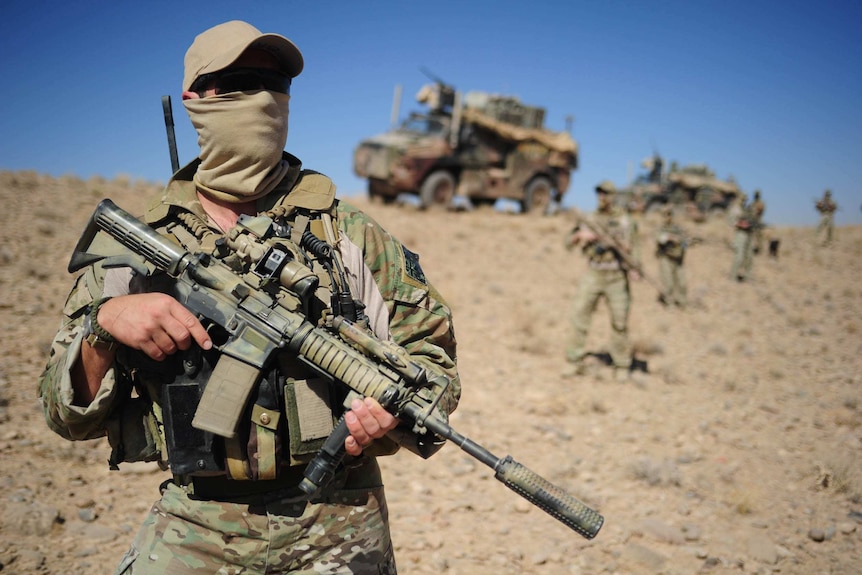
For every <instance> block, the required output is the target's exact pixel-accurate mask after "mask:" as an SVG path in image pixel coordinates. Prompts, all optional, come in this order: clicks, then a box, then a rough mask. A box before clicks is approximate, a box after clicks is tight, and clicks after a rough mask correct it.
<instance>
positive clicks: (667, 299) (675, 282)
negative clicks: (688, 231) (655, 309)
mask: <svg viewBox="0 0 862 575" xmlns="http://www.w3.org/2000/svg"><path fill="white" fill-rule="evenodd" d="M687 248H688V242H687V239H686V235H685V231H684V230H683V229H682V228H681V227H679V226H678V225H677V224H676V223H675V222H674V216H673V207H672V206H666V207H665V208H663V209H662V225H661V227H660V228H659V230H658V237H657V238H656V252H655V255H656V258H658V269H659V276H660V278H661V283H662V287H663V292H662V295H661V296H659V301H661V302H662V303H664V304H666V305H677V306H679V307H681V308H684V307H685V306H686V305H687V303H688V298H687V288H686V281H685V269H684V268H683V266H682V263H683V260H684V259H685V251H686V249H687Z"/></svg>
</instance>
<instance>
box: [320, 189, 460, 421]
mask: <svg viewBox="0 0 862 575" xmlns="http://www.w3.org/2000/svg"><path fill="white" fill-rule="evenodd" d="M337 215H338V227H339V229H340V231H341V232H342V233H344V234H346V235H347V237H348V238H349V239H350V241H351V242H353V243H354V244H356V245H357V246H358V247H359V248H360V249H361V250H362V252H363V253H364V256H365V264H366V265H367V266H368V268H369V269H370V270H371V272H372V274H373V275H374V279H375V282H376V283H377V287H378V289H379V290H380V293H381V295H382V296H383V299H384V302H385V304H386V307H387V310H388V312H389V331H390V333H391V335H392V339H393V341H395V343H397V344H398V345H400V346H402V347H404V348H405V349H406V350H407V351H408V352H409V353H410V355H411V357H412V358H413V359H414V360H415V361H417V362H418V363H420V364H424V365H426V366H428V367H429V368H431V369H434V370H435V371H437V372H441V373H443V374H444V375H446V376H447V377H448V378H449V380H450V381H451V384H450V386H449V389H448V390H447V392H446V394H445V395H444V397H443V399H442V400H441V402H440V407H441V409H442V410H443V411H444V412H445V413H447V414H448V413H451V412H452V411H454V410H455V407H456V406H457V405H458V400H459V399H460V397H461V382H460V379H459V377H458V370H457V356H456V342H455V333H454V329H453V327H452V313H451V310H450V309H449V306H448V304H447V303H446V302H445V300H444V299H443V297H442V296H441V295H440V294H439V293H438V292H437V290H436V289H434V287H433V286H432V285H431V284H430V283H429V282H428V280H427V278H426V277H425V274H424V272H423V271H422V268H421V267H420V265H419V256H418V255H417V254H415V253H413V252H411V251H410V250H409V249H407V248H406V247H405V246H404V245H403V244H401V242H399V241H398V240H397V239H396V238H395V237H393V236H392V235H391V234H389V233H388V232H387V231H386V230H384V229H383V228H382V227H381V226H380V225H379V224H378V223H377V222H375V221H374V220H373V219H372V218H371V217H370V216H368V215H367V214H364V213H363V212H361V211H359V210H358V209H356V208H355V207H353V206H351V205H350V204H348V203H346V202H344V201H339V203H338V214H337Z"/></svg>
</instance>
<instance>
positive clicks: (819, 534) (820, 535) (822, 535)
mask: <svg viewBox="0 0 862 575" xmlns="http://www.w3.org/2000/svg"><path fill="white" fill-rule="evenodd" d="M808 538H809V539H811V540H812V541H817V542H818V543H820V542H821V541H824V540H825V539H826V532H825V531H823V530H822V529H819V528H817V527H812V528H811V530H810V531H809V532H808Z"/></svg>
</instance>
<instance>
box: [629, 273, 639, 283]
mask: <svg viewBox="0 0 862 575" xmlns="http://www.w3.org/2000/svg"><path fill="white" fill-rule="evenodd" d="M629 279H630V280H632V281H635V282H639V281H640V280H641V274H640V272H638V271H636V270H629Z"/></svg>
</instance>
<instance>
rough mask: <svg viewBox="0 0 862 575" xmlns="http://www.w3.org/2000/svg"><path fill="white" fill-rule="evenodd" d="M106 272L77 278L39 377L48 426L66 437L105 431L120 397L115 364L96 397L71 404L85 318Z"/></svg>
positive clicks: (94, 270) (97, 434) (92, 270)
mask: <svg viewBox="0 0 862 575" xmlns="http://www.w3.org/2000/svg"><path fill="white" fill-rule="evenodd" d="M102 281H103V273H102V271H101V269H100V268H98V267H93V268H89V269H88V270H87V271H86V272H85V273H83V274H82V275H80V276H79V277H78V279H77V280H76V281H75V285H74V287H73V288H72V291H71V292H70V293H69V296H68V298H67V299H66V304H65V306H64V307H63V319H62V323H61V325H60V329H59V331H58V332H57V335H56V336H55V337H54V341H53V342H52V343H51V350H50V354H49V357H48V362H47V365H46V367H45V371H43V372H42V375H41V377H40V378H39V397H40V399H41V403H42V409H43V410H44V415H45V420H46V421H47V423H48V426H49V427H50V428H51V429H52V430H53V431H54V432H56V433H58V434H59V435H61V436H63V437H65V438H66V439H72V440H83V439H94V438H97V437H101V436H103V435H105V434H106V430H105V428H104V425H103V424H104V421H105V418H106V417H107V415H108V414H109V413H111V411H113V408H114V406H115V404H116V403H117V402H118V401H119V398H118V395H119V394H118V393H117V386H116V385H115V380H114V370H113V368H112V369H110V370H109V371H108V373H107V374H106V375H105V379H104V380H103V381H102V386H101V387H100V389H99V391H98V393H97V394H96V397H95V398H94V399H93V401H92V402H91V403H90V405H88V406H86V407H82V406H76V405H73V404H72V400H73V395H74V392H73V389H72V379H71V370H72V367H73V366H74V364H75V362H76V361H77V360H78V358H79V356H80V351H81V343H82V332H83V322H84V317H85V315H86V311H87V310H88V308H89V305H90V304H91V303H92V302H93V301H94V300H95V299H96V297H98V296H99V295H100V294H101V284H102Z"/></svg>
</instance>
